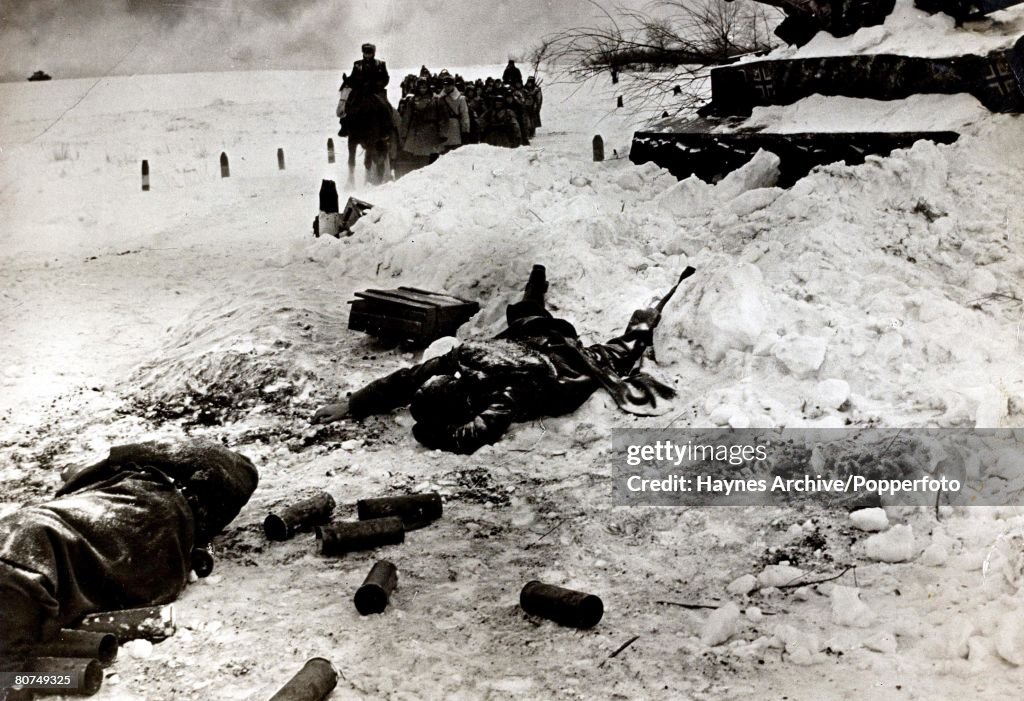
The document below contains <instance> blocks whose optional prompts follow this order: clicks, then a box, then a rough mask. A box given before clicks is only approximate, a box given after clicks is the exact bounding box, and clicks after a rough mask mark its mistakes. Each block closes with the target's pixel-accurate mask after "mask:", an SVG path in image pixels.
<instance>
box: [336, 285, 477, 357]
mask: <svg viewBox="0 0 1024 701" xmlns="http://www.w3.org/2000/svg"><path fill="white" fill-rule="evenodd" d="M356 297H358V298H359V299H354V300H352V301H350V302H349V304H351V305H352V309H351V311H350V313H349V317H348V327H349V328H350V329H354V330H356V331H363V332H365V333H368V334H370V335H371V336H377V337H378V338H383V339H388V340H397V341H406V342H409V343H412V344H413V345H417V346H426V345H428V344H429V343H430V342H431V341H434V340H437V339H438V338H441V337H443V336H451V335H453V334H454V333H455V331H456V330H457V329H458V328H459V327H460V326H462V325H463V324H464V323H466V322H467V321H469V319H470V318H471V317H472V316H473V315H474V314H476V313H477V312H478V311H480V305H479V304H477V303H476V302H470V301H467V300H465V299H460V298H459V297H453V296H451V295H447V294H442V293H440V292H428V291H427V290H419V289H416V288H415V287H399V288H398V289H396V290H364V291H363V292H356Z"/></svg>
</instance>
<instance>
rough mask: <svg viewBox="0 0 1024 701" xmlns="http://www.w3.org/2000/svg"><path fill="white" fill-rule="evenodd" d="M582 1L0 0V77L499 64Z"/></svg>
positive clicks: (588, 10) (571, 14) (566, 18)
mask: <svg viewBox="0 0 1024 701" xmlns="http://www.w3.org/2000/svg"><path fill="white" fill-rule="evenodd" d="M596 12H597V11H596V9H595V8H594V7H593V5H592V4H591V3H590V2H588V0H479V1H475V0H0V80H5V81H10V80H24V79H25V78H27V77H28V76H29V75H31V74H32V72H34V71H36V70H43V71H45V72H47V73H49V74H50V75H52V76H53V77H54V78H73V77H85V76H101V75H126V74H132V73H177V72H185V71H197V70H200V71H202V70H212V71H220V70H263V69H273V68H338V69H347V68H348V67H350V66H351V65H352V61H353V60H355V59H356V58H358V57H359V56H358V54H359V46H360V45H361V44H362V43H363V42H364V41H372V42H374V43H376V44H377V46H378V56H379V57H380V58H384V59H385V60H387V62H388V65H390V66H394V67H400V66H419V65H420V64H421V63H426V64H427V65H429V66H430V67H431V68H433V69H434V70H439V69H440V68H442V67H444V66H447V65H458V64H463V65H465V64H472V63H500V62H504V61H505V60H506V59H507V58H508V56H509V55H510V54H515V53H521V52H523V50H524V49H527V48H529V47H531V46H533V45H534V44H536V42H537V40H538V39H539V38H540V37H541V36H543V35H544V34H547V33H549V32H551V31H554V30H557V29H561V28H564V27H567V26H572V25H576V24H580V23H583V24H588V23H591V22H592V20H593V19H594V18H595V17H596Z"/></svg>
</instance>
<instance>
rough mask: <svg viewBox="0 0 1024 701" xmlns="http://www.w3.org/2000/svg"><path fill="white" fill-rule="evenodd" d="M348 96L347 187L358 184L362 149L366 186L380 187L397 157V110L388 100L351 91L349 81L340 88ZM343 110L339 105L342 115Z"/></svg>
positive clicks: (346, 113) (344, 123) (343, 120)
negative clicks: (359, 152)
mask: <svg viewBox="0 0 1024 701" xmlns="http://www.w3.org/2000/svg"><path fill="white" fill-rule="evenodd" d="M341 89H342V94H343V95H344V94H345V93H346V91H347V92H348V97H347V100H345V104H344V116H342V117H341V119H342V123H343V130H347V136H348V184H349V186H351V185H353V184H354V183H355V168H356V149H357V148H358V147H360V146H362V147H363V151H364V152H365V154H366V155H365V158H364V159H363V165H364V166H365V167H366V180H367V182H369V183H371V184H374V185H379V184H380V183H382V182H384V181H385V180H386V179H388V178H389V176H390V171H391V163H392V161H394V159H395V156H396V155H397V154H398V129H397V127H396V124H395V117H394V112H395V111H394V108H393V107H392V106H391V104H390V103H389V102H388V101H387V98H384V97H381V96H379V95H376V94H374V93H366V92H362V91H356V90H351V88H350V86H349V85H348V78H347V77H345V82H343V83H342V86H341ZM341 111H342V107H341V106H340V105H339V112H341Z"/></svg>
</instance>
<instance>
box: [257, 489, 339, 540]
mask: <svg viewBox="0 0 1024 701" xmlns="http://www.w3.org/2000/svg"><path fill="white" fill-rule="evenodd" d="M334 507H335V503H334V497H332V496H331V495H330V494H328V493H327V492H319V493H318V494H316V495H314V496H312V497H310V498H309V499H303V500H302V501H300V502H298V503H296V504H292V505H291V506H289V507H287V508H285V509H284V510H282V511H280V512H279V513H271V514H270V515H269V516H267V517H266V518H265V519H263V532H264V533H266V535H267V538H269V539H270V540H288V539H290V538H294V537H295V534H296V533H305V532H308V531H311V530H313V528H314V527H316V526H319V525H322V524H324V523H330V521H331V515H332V514H333V513H334Z"/></svg>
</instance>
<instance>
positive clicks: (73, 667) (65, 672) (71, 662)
mask: <svg viewBox="0 0 1024 701" xmlns="http://www.w3.org/2000/svg"><path fill="white" fill-rule="evenodd" d="M21 673H22V674H28V675H31V674H36V675H42V676H58V677H63V676H67V677H71V684H72V688H67V687H61V688H58V687H53V688H51V689H34V691H35V692H36V693H37V694H40V693H45V694H65V695H67V696H92V695H93V694H95V693H96V692H97V691H99V690H100V687H101V686H103V667H102V665H100V663H99V660H94V659H86V658H83V657H33V658H32V659H30V660H29V661H28V664H27V665H25V668H24V669H23V670H22V671H21Z"/></svg>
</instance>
